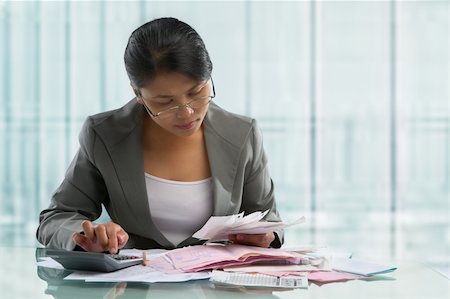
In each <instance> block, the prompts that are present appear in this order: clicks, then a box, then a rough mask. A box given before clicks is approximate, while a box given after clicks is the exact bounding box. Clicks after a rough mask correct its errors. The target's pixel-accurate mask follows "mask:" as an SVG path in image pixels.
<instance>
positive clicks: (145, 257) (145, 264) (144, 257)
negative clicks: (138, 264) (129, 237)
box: [142, 251, 147, 266]
mask: <svg viewBox="0 0 450 299" xmlns="http://www.w3.org/2000/svg"><path fill="white" fill-rule="evenodd" d="M142 264H143V265H144V266H147V252H145V251H143V252H142Z"/></svg>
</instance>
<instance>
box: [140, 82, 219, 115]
mask: <svg viewBox="0 0 450 299" xmlns="http://www.w3.org/2000/svg"><path fill="white" fill-rule="evenodd" d="M208 80H211V84H212V95H210V96H205V98H209V100H208V102H207V103H205V104H204V105H203V106H202V107H204V106H206V105H208V104H209V103H211V101H212V100H213V99H214V98H215V97H216V89H215V88H214V81H213V79H212V77H211V78H209V79H208ZM206 84H208V83H206ZM206 84H205V86H206ZM137 96H138V97H140V98H141V100H142V104H143V105H144V108H145V110H146V111H147V113H148V114H150V115H151V116H153V117H160V115H161V114H162V113H165V112H168V111H171V110H174V111H176V112H175V114H176V113H178V111H180V109H183V108H190V109H192V111H195V109H199V108H200V107H199V108H193V107H191V106H190V104H192V102H195V101H198V100H200V99H197V100H191V101H189V102H188V103H186V104H182V105H176V106H173V107H170V108H167V109H164V110H162V111H159V112H158V113H156V114H155V113H153V112H152V111H151V110H150V108H149V107H148V106H147V103H146V101H145V99H144V97H143V96H142V95H141V94H139V95H137Z"/></svg>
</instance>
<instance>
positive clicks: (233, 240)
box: [228, 234, 237, 242]
mask: <svg viewBox="0 0 450 299" xmlns="http://www.w3.org/2000/svg"><path fill="white" fill-rule="evenodd" d="M236 237H237V235H236V234H230V235H228V240H230V241H232V242H235V241H237V238H236Z"/></svg>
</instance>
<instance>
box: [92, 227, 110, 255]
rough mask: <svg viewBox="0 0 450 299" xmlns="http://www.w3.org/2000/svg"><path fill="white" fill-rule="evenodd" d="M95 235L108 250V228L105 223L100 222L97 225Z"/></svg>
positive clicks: (104, 248) (99, 242)
mask: <svg viewBox="0 0 450 299" xmlns="http://www.w3.org/2000/svg"><path fill="white" fill-rule="evenodd" d="M94 229H95V235H96V238H97V243H98V244H99V245H100V246H101V247H102V249H103V250H108V243H109V240H108V235H107V233H106V228H105V225H104V224H99V225H96V226H95V228H94Z"/></svg>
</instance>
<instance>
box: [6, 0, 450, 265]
mask: <svg viewBox="0 0 450 299" xmlns="http://www.w3.org/2000/svg"><path fill="white" fill-rule="evenodd" d="M162 16H172V17H176V18H179V19H181V20H183V21H185V22H187V23H189V24H190V25H192V26H193V27H194V28H195V29H196V30H197V31H198V32H199V34H200V35H201V36H202V37H203V39H204V41H205V43H206V46H207V49H208V50H209V52H210V55H211V58H212V61H213V64H214V71H213V77H214V82H215V85H216V86H215V87H216V92H217V97H216V99H215V102H216V103H217V104H219V105H220V106H222V107H223V108H226V109H228V110H230V111H232V112H235V113H239V114H244V115H249V116H252V117H254V118H256V119H257V120H258V121H259V124H260V126H261V128H262V130H263V133H264V145H265V149H266V152H267V154H268V157H269V168H270V170H271V175H272V178H273V180H274V182H275V186H276V196H277V201H278V206H279V209H280V212H281V215H282V217H283V219H284V220H286V221H290V220H294V219H296V218H298V217H300V216H302V215H304V216H306V219H307V222H306V224H303V225H300V226H297V227H293V228H290V229H288V230H287V231H286V245H287V246H298V245H305V244H315V245H320V246H328V247H331V248H333V249H335V250H341V251H345V252H353V253H354V254H364V255H373V256H387V257H391V258H402V259H420V260H426V261H427V262H430V263H435V264H446V263H447V264H448V262H449V260H450V256H449V253H450V229H449V228H450V222H449V218H450V215H449V201H450V199H449V196H450V193H449V189H450V125H449V123H450V100H449V85H450V83H449V69H450V67H449V54H450V46H449V36H450V32H449V31H450V30H449V19H450V18H449V2H448V1H434V0H429V1H399V0H398V1H177V2H173V1H48V2H47V1H1V2H0V66H1V68H0V246H37V245H38V244H37V242H36V240H35V236H34V234H35V230H36V227H37V225H38V214H39V212H40V210H41V209H43V208H45V207H47V206H48V204H49V201H50V197H51V195H52V193H53V192H54V190H55V189H56V187H57V186H58V185H59V184H60V182H61V181H62V179H63V177H64V173H65V170H66V168H67V166H68V164H69V163H70V161H71V159H72V157H73V155H74V154H75V152H76V150H77V148H78V139H77V136H78V132H79V130H80V127H81V124H82V122H83V121H84V119H85V118H86V117H87V116H88V115H91V114H94V113H98V112H101V111H104V110H109V109H115V108H118V107H120V106H122V105H123V104H125V103H126V102H127V101H128V100H130V99H131V98H132V97H133V93H132V90H131V88H130V86H129V81H128V78H127V76H126V72H125V68H124V65H123V53H124V50H125V46H126V43H127V40H128V37H129V35H130V34H131V32H132V31H133V30H134V29H135V28H137V27H138V26H139V25H141V24H143V23H145V22H147V21H149V20H152V19H154V18H157V17H162ZM102 217H103V219H105V218H106V217H107V215H103V216H102Z"/></svg>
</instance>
